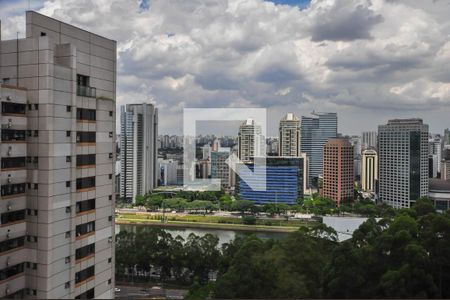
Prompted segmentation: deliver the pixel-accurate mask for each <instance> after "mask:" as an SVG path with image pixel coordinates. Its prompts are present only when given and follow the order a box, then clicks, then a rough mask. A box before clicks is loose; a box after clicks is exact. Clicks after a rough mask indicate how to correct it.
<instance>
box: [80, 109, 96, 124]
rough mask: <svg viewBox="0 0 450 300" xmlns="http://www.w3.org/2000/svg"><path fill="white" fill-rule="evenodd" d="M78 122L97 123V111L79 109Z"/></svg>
mask: <svg viewBox="0 0 450 300" xmlns="http://www.w3.org/2000/svg"><path fill="white" fill-rule="evenodd" d="M77 120H78V121H88V122H95V120H96V111H95V109H87V108H77Z"/></svg>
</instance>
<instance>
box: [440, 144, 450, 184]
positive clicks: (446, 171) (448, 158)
mask: <svg viewBox="0 0 450 300" xmlns="http://www.w3.org/2000/svg"><path fill="white" fill-rule="evenodd" d="M441 178H442V179H444V180H450V149H444V151H443V152H442V161H441Z"/></svg>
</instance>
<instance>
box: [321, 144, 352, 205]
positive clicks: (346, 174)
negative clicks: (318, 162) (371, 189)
mask: <svg viewBox="0 0 450 300" xmlns="http://www.w3.org/2000/svg"><path fill="white" fill-rule="evenodd" d="M353 151H354V150H353V146H352V145H351V144H350V142H349V141H348V139H345V138H332V139H329V140H328V142H326V144H325V146H324V147H323V192H322V195H323V196H324V197H327V198H330V199H332V200H333V201H335V202H336V203H337V205H338V206H339V205H340V204H341V202H346V201H350V200H352V199H353V194H354V185H355V178H354V173H353Z"/></svg>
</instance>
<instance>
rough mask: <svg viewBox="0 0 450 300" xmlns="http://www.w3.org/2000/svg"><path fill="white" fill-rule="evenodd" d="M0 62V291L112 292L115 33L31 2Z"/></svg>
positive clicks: (49, 294)
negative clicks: (85, 26) (109, 35)
mask: <svg viewBox="0 0 450 300" xmlns="http://www.w3.org/2000/svg"><path fill="white" fill-rule="evenodd" d="M0 62H1V66H0V78H2V80H3V83H4V84H2V85H1V87H0V101H1V112H0V122H1V144H0V156H1V172H0V181H1V182H0V184H1V196H0V215H1V230H0V245H1V246H0V273H1V280H0V297H1V298H3V297H5V298H26V297H31V298H36V299H49V298H54V299H64V298H65V299H69V298H72V299H73V298H94V297H95V298H114V261H115V259H114V200H115V189H114V186H115V176H114V172H115V170H114V167H115V161H116V146H115V106H116V103H115V99H116V89H115V87H116V42H115V41H113V40H109V39H106V38H103V37H101V36H98V35H96V34H94V33H91V32H88V31H85V30H82V29H79V28H76V27H74V26H71V25H69V24H66V23H62V22H59V21H57V20H55V19H52V18H49V17H46V16H44V15H41V14H38V13H36V12H33V11H28V12H27V13H26V38H23V39H15V40H5V41H1V42H0Z"/></svg>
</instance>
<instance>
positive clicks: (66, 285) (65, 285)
mask: <svg viewBox="0 0 450 300" xmlns="http://www.w3.org/2000/svg"><path fill="white" fill-rule="evenodd" d="M64 288H65V289H68V288H70V281H67V282H66V283H65V284H64Z"/></svg>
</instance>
